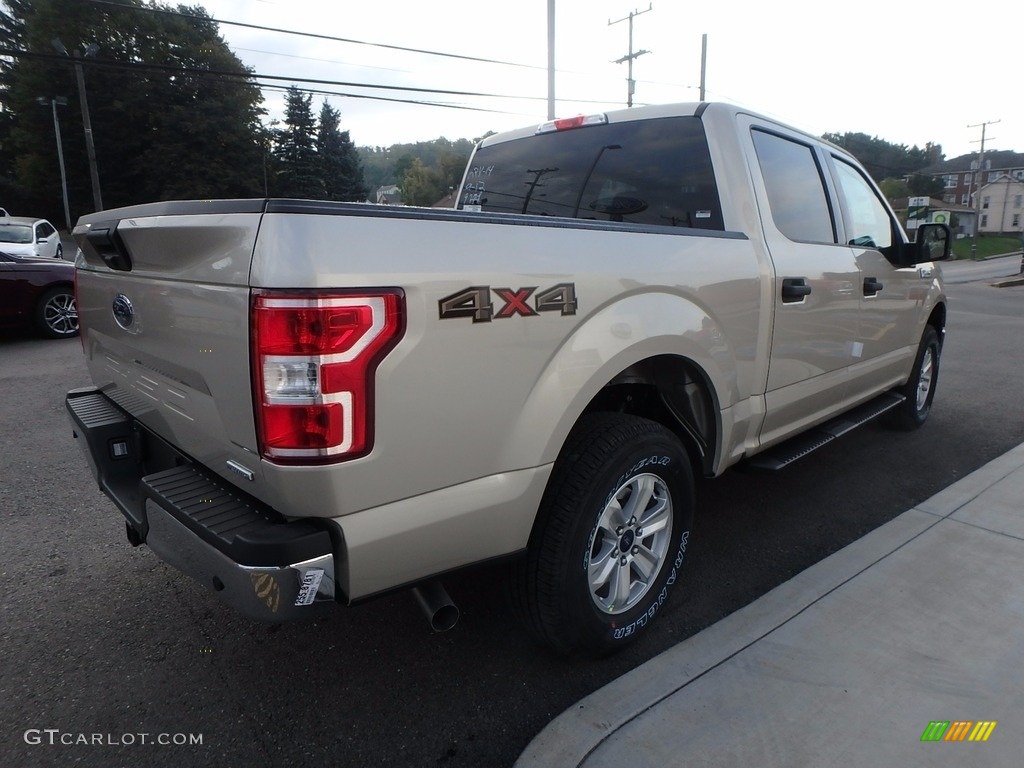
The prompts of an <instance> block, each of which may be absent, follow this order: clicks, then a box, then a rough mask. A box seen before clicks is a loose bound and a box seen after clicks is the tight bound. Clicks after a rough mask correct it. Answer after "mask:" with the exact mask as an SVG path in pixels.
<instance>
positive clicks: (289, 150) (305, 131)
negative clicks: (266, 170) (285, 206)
mask: <svg viewBox="0 0 1024 768" xmlns="http://www.w3.org/2000/svg"><path fill="white" fill-rule="evenodd" d="M312 102H313V96H312V94H303V92H302V91H300V90H299V89H298V88H297V87H295V86H294V85H293V86H291V87H290V88H289V89H288V96H287V98H286V101H285V112H284V126H285V127H284V128H282V129H281V130H280V131H279V132H278V134H277V147H276V149H275V152H274V155H275V158H276V160H277V164H278V169H277V176H276V180H275V184H274V187H273V189H272V190H271V192H272V194H275V195H278V196H280V197H298V198H310V199H316V200H319V199H321V198H323V196H324V187H323V183H322V181H321V176H320V172H319V169H318V167H317V166H318V158H317V153H316V135H315V134H316V122H315V121H314V119H313V110H312V106H311V105H312Z"/></svg>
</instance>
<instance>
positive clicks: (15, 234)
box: [0, 224, 32, 244]
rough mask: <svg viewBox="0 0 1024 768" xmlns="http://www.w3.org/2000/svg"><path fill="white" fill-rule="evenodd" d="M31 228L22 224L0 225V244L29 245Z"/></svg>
mask: <svg viewBox="0 0 1024 768" xmlns="http://www.w3.org/2000/svg"><path fill="white" fill-rule="evenodd" d="M31 242H32V227H29V226H26V225H24V224H0V243H19V244H20V243H31Z"/></svg>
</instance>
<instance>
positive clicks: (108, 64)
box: [0, 48, 603, 114]
mask: <svg viewBox="0 0 1024 768" xmlns="http://www.w3.org/2000/svg"><path fill="white" fill-rule="evenodd" d="M0 56H13V57H21V58H32V59H42V60H44V61H53V62H63V61H64V59H63V57H61V56H58V55H56V54H49V53H36V52H34V51H23V50H18V49H14V48H0ZM82 63H83V64H85V65H86V66H89V67H105V68H108V69H122V70H130V69H143V70H148V71H155V72H166V73H169V74H172V75H201V76H210V77H228V78H235V79H238V80H247V81H248V80H251V81H254V82H253V83H252V84H253V85H255V86H257V87H259V88H271V87H273V83H263V82H255V81H258V80H276V81H280V82H286V83H304V84H310V85H332V86H341V87H345V88H367V89H370V90H383V91H403V92H407V93H422V94H436V95H439V96H441V95H443V96H469V97H477V98H486V99H513V100H521V101H543V100H544V97H543V96H516V95H510V94H501V93H485V92H480V91H458V90H451V89H446V88H420V87H416V86H407V85H380V84H375V83H360V82H352V81H346V80H327V79H321V78H309V77H292V76H290V75H266V74H261V73H258V72H251V71H245V72H232V71H229V70H216V69H201V68H198V67H182V66H171V65H167V64H149V63H147V62H141V61H137V62H121V61H112V60H109V59H106V60H101V59H86V60H83V62H82ZM285 90H287V88H286V89H285ZM303 90H306V91H310V92H313V91H314V90H315V89H312V88H303ZM337 95H342V94H337ZM349 95H352V96H355V94H349ZM395 101H402V100H401V99H395ZM563 101H568V102H578V103H600V102H602V101H603V99H563ZM408 103H419V102H415V101H408ZM423 103H426V102H423ZM486 111H494V112H498V113H501V110H486ZM506 114H516V113H506Z"/></svg>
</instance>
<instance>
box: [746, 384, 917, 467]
mask: <svg viewBox="0 0 1024 768" xmlns="http://www.w3.org/2000/svg"><path fill="white" fill-rule="evenodd" d="M904 400H906V398H905V397H904V396H903V395H900V394H897V393H896V392H886V393H885V394H884V395H879V396H878V397H876V398H875V399H874V400H869V401H868V402H866V403H864V404H863V405H858V406H857V407H856V408H854V409H852V410H849V411H847V412H846V413H844V414H842V415H841V416H837V417H836V418H834V419H832V420H831V421H826V422H825V423H824V424H819V425H818V426H817V427H814V428H813V429H810V430H808V431H807V432H804V433H803V434H800V435H797V436H796V437H792V438H790V439H789V440H787V441H786V442H784V443H779V444H778V445H776V446H773V447H771V448H769V449H768V450H766V451H764V452H763V453H759V454H757V455H756V456H753V457H751V458H750V459H747V460H746V461H744V462H743V465H742V466H743V467H745V468H747V469H759V470H768V471H775V470H778V469H782V468H783V467H786V466H789V465H790V464H792V463H793V462H794V461H796V460H797V459H802V458H803V457H804V456H806V455H807V454H809V453H811V452H812V451H816V450H817V449H819V448H821V447H822V446H823V445H828V444H829V443H831V442H832V441H833V440H835V439H836V438H837V437H842V436H843V435H845V434H846V433H847V432H850V431H852V430H854V429H856V428H857V427H859V426H861V425H862V424H866V423H867V422H869V421H871V420H872V419H874V418H876V417H878V416H881V415H882V414H883V413H885V412H886V411H888V410H891V409H893V408H895V407H896V406H898V405H899V404H900V403H902V402H903V401H904Z"/></svg>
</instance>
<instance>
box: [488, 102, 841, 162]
mask: <svg viewBox="0 0 1024 768" xmlns="http://www.w3.org/2000/svg"><path fill="white" fill-rule="evenodd" d="M709 110H710V111H713V112H717V113H724V114H726V115H727V114H732V115H734V116H735V115H740V114H744V115H750V116H752V117H756V118H758V119H759V120H764V121H767V122H772V123H776V124H777V125H779V126H784V127H785V128H787V129H788V130H790V131H797V132H799V133H802V134H804V135H805V136H807V137H808V138H810V139H813V140H814V141H824V140H823V139H822V138H821V137H820V136H815V135H813V134H811V133H808V132H807V131H804V130H801V129H800V128H795V127H794V126H792V125H789V124H788V123H784V122H783V121H781V120H779V119H777V118H773V117H768V116H766V115H764V114H761V113H758V112H755V111H754V110H751V109H747V108H745V107H739V106H736V105H735V104H729V103H727V102H721V101H691V102H682V103H677V104H652V105H650V106H644V107H632V108H629V109H616V110H612V111H609V112H603V113H598V114H600V115H601V116H602V117H603V118H604V120H603V121H602V122H604V121H606V122H608V123H624V122H629V121H632V120H652V119H655V118H661V117H690V116H697V117H700V116H701V115H703V114H704V113H705V112H707V111H709ZM592 114H594V113H592ZM550 124H551V121H546V122H544V123H539V124H534V125H530V126H526V127H524V128H517V129H513V130H511V131H504V132H502V133H496V134H494V135H493V136H488V137H487V138H485V139H483V140H482V141H481V142H480V147H487V146H491V145H493V144H500V143H502V142H505V141H512V140H514V139H522V138H526V137H528V136H534V135H536V134H537V133H539V132H541V129H542V128H543V127H545V126H548V125H550ZM826 143H828V142H826ZM837 149H841V148H840V147H837ZM844 151H845V150H844Z"/></svg>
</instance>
